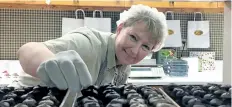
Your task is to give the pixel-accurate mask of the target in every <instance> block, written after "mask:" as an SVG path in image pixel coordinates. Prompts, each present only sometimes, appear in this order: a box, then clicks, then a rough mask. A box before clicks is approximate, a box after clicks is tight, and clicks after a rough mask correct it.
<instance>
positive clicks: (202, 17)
mask: <svg viewBox="0 0 232 107" xmlns="http://www.w3.org/2000/svg"><path fill="white" fill-rule="evenodd" d="M196 14H200V15H201V21H202V20H203V17H202V13H201V12H194V21H195V20H196Z"/></svg>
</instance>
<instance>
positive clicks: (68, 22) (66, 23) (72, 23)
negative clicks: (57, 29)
mask: <svg viewBox="0 0 232 107" xmlns="http://www.w3.org/2000/svg"><path fill="white" fill-rule="evenodd" d="M78 11H81V12H82V13H83V17H85V12H84V10H82V9H77V10H76V11H75V15H76V18H62V36H64V35H65V34H66V33H68V32H70V31H72V30H74V29H76V28H79V27H83V26H84V19H81V18H79V19H78V17H77V16H78V15H77V12H78Z"/></svg>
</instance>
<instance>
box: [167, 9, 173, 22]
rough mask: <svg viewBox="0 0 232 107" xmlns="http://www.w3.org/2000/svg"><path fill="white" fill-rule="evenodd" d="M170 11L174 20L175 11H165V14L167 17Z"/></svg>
mask: <svg viewBox="0 0 232 107" xmlns="http://www.w3.org/2000/svg"><path fill="white" fill-rule="evenodd" d="M168 13H170V14H171V17H172V20H174V13H173V11H166V12H165V16H166V17H167V15H168Z"/></svg>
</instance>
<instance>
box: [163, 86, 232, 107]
mask: <svg viewBox="0 0 232 107" xmlns="http://www.w3.org/2000/svg"><path fill="white" fill-rule="evenodd" d="M162 89H163V91H164V92H165V93H166V94H167V95H168V96H170V97H171V98H172V99H173V100H174V101H175V102H176V103H178V105H180V106H181V107H231V90H232V88H231V85H226V84H211V83H208V84H203V85H177V84H174V83H172V84H170V85H166V86H163V87H162Z"/></svg>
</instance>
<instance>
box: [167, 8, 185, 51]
mask: <svg viewBox="0 0 232 107" xmlns="http://www.w3.org/2000/svg"><path fill="white" fill-rule="evenodd" d="M168 13H170V14H171V17H172V19H171V20H167V24H168V37H167V39H166V41H165V45H164V47H181V46H182V38H181V30H180V20H174V13H173V12H171V11H167V12H166V13H165V15H166V16H167V14H168Z"/></svg>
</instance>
